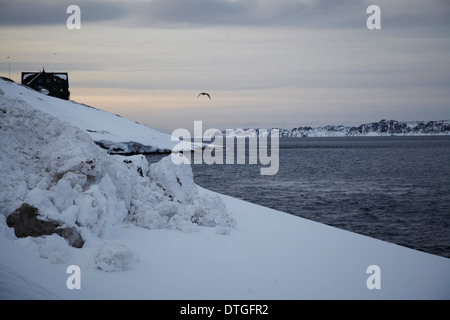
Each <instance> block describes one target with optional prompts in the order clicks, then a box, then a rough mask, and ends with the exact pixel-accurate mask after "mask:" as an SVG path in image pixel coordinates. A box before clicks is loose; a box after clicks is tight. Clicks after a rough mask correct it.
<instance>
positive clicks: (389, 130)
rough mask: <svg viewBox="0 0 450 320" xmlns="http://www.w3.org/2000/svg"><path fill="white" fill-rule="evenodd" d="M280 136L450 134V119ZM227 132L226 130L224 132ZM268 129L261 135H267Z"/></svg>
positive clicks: (239, 132) (285, 131)
mask: <svg viewBox="0 0 450 320" xmlns="http://www.w3.org/2000/svg"><path fill="white" fill-rule="evenodd" d="M278 130H279V135H280V137H289V138H298V137H348V136H423V135H450V120H439V121H427V122H426V121H408V122H399V121H396V120H380V121H378V122H373V123H366V124H362V125H360V126H357V127H356V126H355V127H349V126H343V125H328V126H324V127H308V126H305V127H298V128H294V129H291V130H289V129H281V128H279V129H278ZM253 132H259V129H256V130H254V131H252V130H248V129H246V130H245V129H236V130H234V131H233V132H232V134H234V135H236V136H248V135H254V134H253ZM224 134H226V132H224ZM266 134H267V133H266V131H264V132H263V134H261V135H266Z"/></svg>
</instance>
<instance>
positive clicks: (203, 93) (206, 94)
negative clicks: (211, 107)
mask: <svg viewBox="0 0 450 320" xmlns="http://www.w3.org/2000/svg"><path fill="white" fill-rule="evenodd" d="M200 96H208V98H209V100H211V96H210V95H209V93H207V92H200V93H199V94H198V96H197V98H198V97H200Z"/></svg>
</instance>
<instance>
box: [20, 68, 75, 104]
mask: <svg viewBox="0 0 450 320" xmlns="http://www.w3.org/2000/svg"><path fill="white" fill-rule="evenodd" d="M22 84H23V85H25V86H27V87H30V88H32V89H34V90H36V91H39V92H41V93H43V94H46V95H49V96H52V97H56V98H60V99H65V100H69V97H70V91H69V75H68V74H67V72H45V70H44V69H42V71H41V72H22Z"/></svg>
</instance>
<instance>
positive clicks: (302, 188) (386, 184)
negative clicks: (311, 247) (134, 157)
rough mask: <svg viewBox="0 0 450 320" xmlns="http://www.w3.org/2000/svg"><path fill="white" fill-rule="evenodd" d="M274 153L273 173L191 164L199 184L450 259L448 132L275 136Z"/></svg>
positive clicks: (256, 168)
mask: <svg viewBox="0 0 450 320" xmlns="http://www.w3.org/2000/svg"><path fill="white" fill-rule="evenodd" d="M279 157H280V158H279V171H278V173H277V174H276V175H273V176H264V175H260V166H258V165H249V164H247V165H244V164H233V165H230V164H222V165H219V164H213V165H207V164H192V165H191V166H192V170H193V173H194V180H195V182H196V183H197V184H198V185H200V186H202V187H204V188H206V189H209V190H212V191H216V192H219V193H222V194H226V195H230V196H233V197H236V198H240V199H243V200H246V201H250V202H253V203H256V204H259V205H262V206H266V207H270V208H273V209H276V210H280V211H284V212H287V213H290V214H293V215H296V216H299V217H303V218H307V219H310V220H313V221H317V222H321V223H324V224H327V225H330V226H334V227H337V228H341V229H345V230H348V231H352V232H356V233H360V234H363V235H367V236H370V237H373V238H378V239H381V240H385V241H388V242H391V243H396V244H399V245H402V246H406V247H410V248H413V249H416V250H421V251H425V252H428V253H432V254H436V255H441V256H444V257H448V258H450V137H449V136H415V137H339V138H280V142H279ZM147 158H148V159H149V162H155V161H157V160H158V159H160V158H161V155H149V156H147Z"/></svg>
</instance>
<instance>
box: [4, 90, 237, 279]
mask: <svg viewBox="0 0 450 320" xmlns="http://www.w3.org/2000/svg"><path fill="white" fill-rule="evenodd" d="M0 99H1V100H0V130H1V136H0V169H1V173H0V190H1V193H0V204H1V206H0V214H1V215H3V216H7V215H9V214H10V213H12V212H13V211H14V210H15V209H16V208H18V207H20V206H21V205H22V203H24V202H26V203H29V204H30V205H32V206H34V207H36V208H37V209H38V210H39V215H40V217H41V218H42V219H46V220H51V221H55V222H58V223H60V224H61V225H63V226H64V227H74V228H76V229H77V230H78V231H79V232H80V233H81V235H82V237H83V239H84V240H86V241H88V243H87V245H88V246H89V245H90V243H89V241H91V243H93V242H94V243H95V241H96V239H99V238H101V239H111V238H113V236H114V231H115V228H117V226H121V225H123V224H127V223H135V224H137V225H139V226H142V227H145V228H149V229H155V228H169V229H175V230H180V231H184V232H193V231H197V230H198V227H199V226H207V227H213V228H216V227H217V228H218V229H217V230H218V233H221V234H223V233H229V228H234V227H235V226H236V222H235V220H234V219H233V218H232V217H231V216H230V215H229V214H228V212H227V210H226V208H225V206H224V205H223V203H222V202H221V200H220V198H219V197H218V196H211V195H200V194H199V193H198V190H197V187H196V185H195V184H194V182H193V177H192V171H191V167H190V166H189V165H175V164H173V163H172V161H171V160H170V157H166V158H164V159H163V160H161V162H160V163H156V164H153V165H152V166H149V164H148V162H147V160H146V159H145V157H144V156H143V155H135V156H130V157H125V156H120V155H109V154H108V153H107V152H106V151H105V150H104V149H101V148H99V147H98V146H97V145H96V144H95V143H94V142H93V140H92V138H91V137H90V136H89V135H88V134H87V133H86V132H84V131H83V130H80V129H79V128H76V127H74V126H72V125H70V124H69V123H67V122H64V121H61V120H60V119H58V118H56V117H54V116H51V115H50V114H48V113H44V112H41V111H40V110H37V109H35V108H34V107H32V106H30V105H28V104H27V102H25V101H24V100H22V99H20V98H10V97H8V96H7V95H5V91H3V90H2V92H0ZM75 107H76V106H72V108H75ZM3 223H4V222H3ZM0 229H5V226H3V227H2V228H0ZM224 230H225V231H224ZM55 237H57V236H55ZM55 237H47V238H45V240H44V241H40V242H39V243H37V244H38V251H39V252H41V257H45V258H48V259H49V260H50V261H51V262H55V263H61V262H63V261H64V258H63V257H62V256H64V255H65V253H64V252H63V251H64V250H62V248H61V241H59V240H55ZM57 238H59V237H57ZM58 241H59V242H58ZM57 252H61V257H57V256H55V254H56V253H57ZM108 254H111V255H112V258H111V259H112V260H114V259H115V257H116V256H117V255H119V256H123V255H125V256H126V255H127V254H126V253H123V252H121V251H120V250H119V253H118V251H117V250H111V249H104V250H102V251H101V252H100V253H97V255H96V264H97V265H98V267H99V268H100V269H101V270H106V271H111V269H112V270H114V269H121V268H122V267H117V265H118V263H112V266H109V267H108V266H107V264H105V263H104V261H107V260H108V257H107V256H108ZM120 259H121V258H120ZM102 261H103V262H102Z"/></svg>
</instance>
